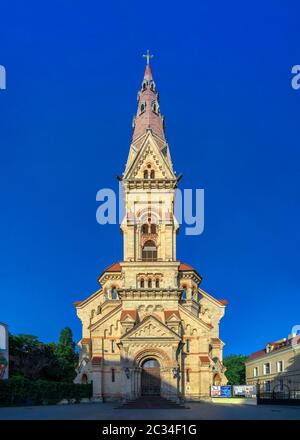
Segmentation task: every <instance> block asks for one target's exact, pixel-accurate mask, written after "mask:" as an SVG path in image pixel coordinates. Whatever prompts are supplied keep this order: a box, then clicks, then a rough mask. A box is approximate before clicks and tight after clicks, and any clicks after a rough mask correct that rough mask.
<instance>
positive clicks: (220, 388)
mask: <svg viewBox="0 0 300 440" xmlns="http://www.w3.org/2000/svg"><path fill="white" fill-rule="evenodd" d="M210 395H211V397H231V385H212V386H211V387H210Z"/></svg>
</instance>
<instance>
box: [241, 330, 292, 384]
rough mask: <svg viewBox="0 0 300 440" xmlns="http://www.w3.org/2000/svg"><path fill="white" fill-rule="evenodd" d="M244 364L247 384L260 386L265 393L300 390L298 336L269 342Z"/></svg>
mask: <svg viewBox="0 0 300 440" xmlns="http://www.w3.org/2000/svg"><path fill="white" fill-rule="evenodd" d="M245 364H246V383H247V384H260V385H261V389H262V390H263V391H265V392H273V391H274V392H288V391H293V390H300V336H296V335H294V334H292V335H289V337H288V338H284V339H281V340H279V341H276V342H270V343H269V344H267V345H266V347H265V348H263V349H262V350H259V351H257V352H255V353H253V354H251V356H249V357H248V359H247V360H246V362H245Z"/></svg>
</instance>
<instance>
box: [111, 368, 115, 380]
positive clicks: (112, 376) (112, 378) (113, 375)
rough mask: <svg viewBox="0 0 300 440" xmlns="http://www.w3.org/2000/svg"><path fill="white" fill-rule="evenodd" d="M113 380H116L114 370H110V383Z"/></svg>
mask: <svg viewBox="0 0 300 440" xmlns="http://www.w3.org/2000/svg"><path fill="white" fill-rule="evenodd" d="M115 380H116V376H115V369H114V368H112V369H111V381H112V382H115Z"/></svg>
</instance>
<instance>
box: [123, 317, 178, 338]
mask: <svg viewBox="0 0 300 440" xmlns="http://www.w3.org/2000/svg"><path fill="white" fill-rule="evenodd" d="M148 321H155V323H156V324H158V326H159V327H160V328H163V329H164V330H165V331H166V332H167V333H169V334H170V336H169V338H170V337H172V338H176V339H180V336H179V335H178V334H177V333H176V332H174V331H173V330H171V329H170V328H169V327H167V326H166V325H165V324H163V323H162V322H161V321H160V320H159V319H157V318H156V316H154V315H148V316H146V317H145V318H144V319H143V320H142V321H141V322H140V323H139V324H137V325H135V326H134V327H133V328H132V329H131V330H129V332H127V333H125V334H124V335H123V336H121V338H120V339H121V340H122V339H127V338H130V337H131V336H132V335H133V334H134V333H136V332H137V331H138V330H140V329H141V328H142V327H143V326H144V325H145V324H146V323H147V322H148ZM135 339H136V338H135Z"/></svg>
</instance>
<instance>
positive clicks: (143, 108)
mask: <svg viewBox="0 0 300 440" xmlns="http://www.w3.org/2000/svg"><path fill="white" fill-rule="evenodd" d="M145 110H146V104H141V113H144V111H145Z"/></svg>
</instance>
